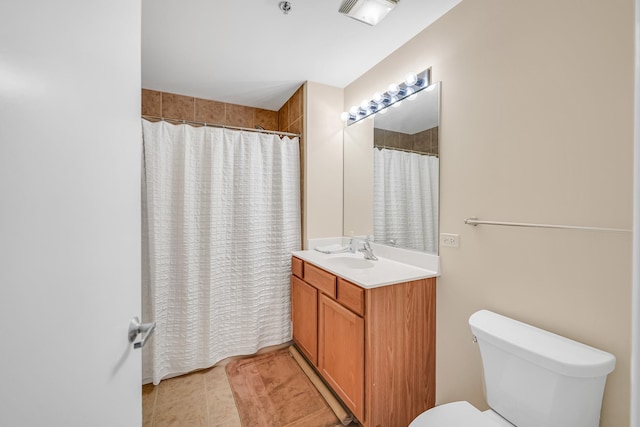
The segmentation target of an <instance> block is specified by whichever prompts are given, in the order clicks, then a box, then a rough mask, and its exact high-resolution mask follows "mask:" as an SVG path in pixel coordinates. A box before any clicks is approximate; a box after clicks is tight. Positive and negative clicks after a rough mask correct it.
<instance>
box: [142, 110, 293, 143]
mask: <svg viewBox="0 0 640 427" xmlns="http://www.w3.org/2000/svg"><path fill="white" fill-rule="evenodd" d="M142 118H143V119H146V120H150V121H153V120H156V121H157V120H160V121H163V122H176V123H178V124H181V125H198V126H204V127H207V126H209V127H215V128H223V129H233V130H242V131H247V132H260V133H268V134H272V135H284V136H294V137H295V136H297V137H298V138H299V137H300V136H301V135H300V134H299V133H291V132H280V131H278V130H265V129H253V128H243V127H240V126H229V125H221V124H218V123H207V122H196V121H193V120H181V119H170V118H167V117H158V116H147V115H144V114H143V115H142Z"/></svg>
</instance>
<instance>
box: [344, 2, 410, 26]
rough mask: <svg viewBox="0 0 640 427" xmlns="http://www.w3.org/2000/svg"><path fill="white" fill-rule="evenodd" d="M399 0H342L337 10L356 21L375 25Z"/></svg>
mask: <svg viewBox="0 0 640 427" xmlns="http://www.w3.org/2000/svg"><path fill="white" fill-rule="evenodd" d="M398 1H399V0H344V1H343V2H342V5H340V9H338V12H340V13H342V14H344V15H347V16H348V17H350V18H353V19H355V20H357V21H360V22H364V23H365V24H369V25H376V24H377V23H378V22H380V21H382V18H384V17H385V16H387V14H388V13H389V12H391V9H393V8H394V7H395V6H396V4H398Z"/></svg>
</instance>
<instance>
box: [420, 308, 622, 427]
mask: <svg viewBox="0 0 640 427" xmlns="http://www.w3.org/2000/svg"><path fill="white" fill-rule="evenodd" d="M469 325H470V326H471V331H472V332H473V335H474V336H475V339H476V340H477V342H478V344H479V346H480V356H481V358H482V366H483V370H484V386H485V397H486V399H487V403H488V404H489V406H490V407H491V409H490V410H488V411H485V412H481V411H479V410H478V409H476V408H475V407H473V406H472V405H471V404H469V403H468V402H453V403H447V404H445V405H441V406H436V407H435V408H432V409H430V410H428V411H426V412H423V413H422V414H420V415H418V417H417V418H416V419H415V420H413V421H412V422H411V424H410V425H409V427H513V426H516V427H598V425H599V423H600V409H601V406H602V394H603V392H604V384H605V381H606V380H607V375H608V374H609V373H610V372H611V371H613V368H614V367H615V364H616V358H615V356H614V355H612V354H610V353H607V352H604V351H602V350H598V349H596V348H593V347H589V346H587V345H584V344H581V343H579V342H576V341H572V340H570V339H568V338H565V337H561V336H559V335H556V334H552V333H551V332H547V331H544V330H542V329H538V328H536V327H533V326H530V325H527V324H525V323H522V322H518V321H517V320H513V319H510V318H508V317H504V316H501V315H499V314H496V313H493V312H491V311H487V310H481V311H478V312H476V313H474V314H473V315H472V316H471V317H470V318H469Z"/></svg>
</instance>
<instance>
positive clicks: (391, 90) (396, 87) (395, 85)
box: [388, 83, 400, 95]
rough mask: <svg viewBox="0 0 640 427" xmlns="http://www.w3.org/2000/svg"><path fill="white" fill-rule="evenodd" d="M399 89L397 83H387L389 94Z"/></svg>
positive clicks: (393, 93)
mask: <svg viewBox="0 0 640 427" xmlns="http://www.w3.org/2000/svg"><path fill="white" fill-rule="evenodd" d="M399 90H400V88H399V87H398V85H397V84H395V83H391V84H390V85H389V88H388V92H389V95H395V94H396V93H398V91H399Z"/></svg>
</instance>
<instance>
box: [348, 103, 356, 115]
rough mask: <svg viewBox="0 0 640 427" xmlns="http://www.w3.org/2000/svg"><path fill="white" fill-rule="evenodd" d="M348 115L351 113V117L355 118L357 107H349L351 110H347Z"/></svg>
mask: <svg viewBox="0 0 640 427" xmlns="http://www.w3.org/2000/svg"><path fill="white" fill-rule="evenodd" d="M349 113H351V115H352V116H356V115H357V114H358V107H356V106H355V105H354V106H353V107H351V109H350V110H349Z"/></svg>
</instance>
